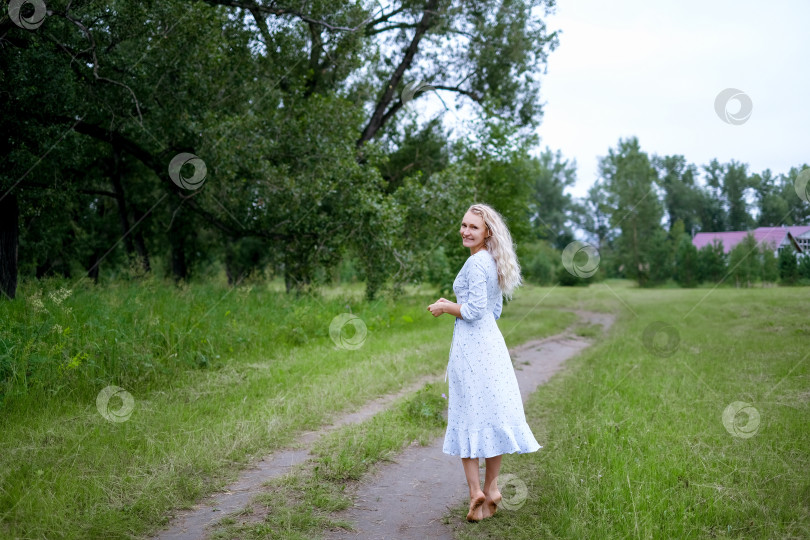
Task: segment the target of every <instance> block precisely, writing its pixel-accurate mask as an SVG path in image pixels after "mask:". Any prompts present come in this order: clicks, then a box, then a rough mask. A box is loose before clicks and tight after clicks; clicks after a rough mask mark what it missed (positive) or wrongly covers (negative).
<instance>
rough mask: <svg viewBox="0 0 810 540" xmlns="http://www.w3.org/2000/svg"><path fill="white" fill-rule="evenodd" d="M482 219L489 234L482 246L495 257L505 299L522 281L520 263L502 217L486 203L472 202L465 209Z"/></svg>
mask: <svg viewBox="0 0 810 540" xmlns="http://www.w3.org/2000/svg"><path fill="white" fill-rule="evenodd" d="M467 212H472V213H473V214H475V215H476V216H480V217H481V218H482V219H483V220H484V224H485V225H486V227H487V230H488V231H489V232H490V233H491V235H490V236H488V237H486V238H485V239H484V246H485V247H486V249H487V251H489V253H490V254H491V255H492V258H493V259H495V266H496V267H497V269H498V286H499V287H500V289H501V293H502V294H503V295H504V297H506V299H507V300H509V299H511V298H512V293H513V292H514V291H515V289H516V288H517V287H519V286H520V285H521V283H522V279H521V277H520V264H519V263H518V260H517V255H515V245H514V243H513V242H512V235H511V234H509V229H508V228H507V227H506V222H504V220H503V217H502V216H501V215H500V214H499V213H498V212H497V211H496V210H495V209H494V208H492V207H491V206H489V205H488V204H473V205H472V206H470V207H469V208H468V209H467Z"/></svg>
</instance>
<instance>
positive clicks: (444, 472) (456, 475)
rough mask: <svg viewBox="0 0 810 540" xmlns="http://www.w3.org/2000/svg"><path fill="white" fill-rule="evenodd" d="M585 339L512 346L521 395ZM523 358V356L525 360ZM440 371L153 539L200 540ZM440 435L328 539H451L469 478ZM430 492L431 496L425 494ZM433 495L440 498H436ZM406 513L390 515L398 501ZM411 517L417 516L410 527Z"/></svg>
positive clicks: (584, 318)
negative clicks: (321, 447)
mask: <svg viewBox="0 0 810 540" xmlns="http://www.w3.org/2000/svg"><path fill="white" fill-rule="evenodd" d="M577 315H579V317H580V319H581V320H580V322H587V323H591V324H601V325H602V326H603V328H604V329H607V328H608V327H609V326H610V324H612V322H613V317H612V315H609V314H602V313H592V312H577ZM589 344H590V342H589V341H587V340H585V339H583V338H580V337H577V336H575V335H573V334H572V333H571V332H570V329H569V330H567V331H566V332H563V333H562V334H558V335H555V336H551V337H549V338H546V339H542V340H537V341H532V342H529V343H526V344H524V345H521V346H520V347H516V348H514V349H511V350H510V352H511V354H512V356H513V357H516V366H517V368H516V374H517V377H518V385H519V386H520V393H521V396H522V397H523V399H524V401H525V400H526V397H527V396H528V395H529V394H531V393H532V392H533V391H534V389H535V388H537V386H538V385H540V384H542V383H543V382H545V381H547V380H548V379H549V378H550V377H551V376H552V375H553V374H554V373H556V372H557V371H558V370H559V369H560V367H561V366H562V364H563V362H565V360H566V359H568V358H570V357H571V356H574V355H576V354H577V353H578V352H579V351H581V350H582V349H584V348H585V347H587V346H588V345H589ZM524 362H528V363H527V364H524ZM441 380H442V377H441V376H438V377H437V376H426V377H422V378H420V379H419V380H417V381H415V382H414V383H413V384H410V385H408V386H407V387H406V388H403V389H402V390H401V391H400V392H397V393H396V394H389V395H386V396H382V397H380V398H378V399H376V400H374V401H371V402H369V403H367V404H366V405H364V406H363V407H362V408H360V409H359V410H358V411H356V412H353V413H351V414H347V415H345V416H343V417H341V418H340V419H338V420H336V421H335V422H334V423H333V424H331V425H330V426H326V427H324V428H322V429H319V430H317V431H313V432H308V433H305V434H303V435H302V436H301V437H300V438H299V439H298V441H297V443H296V444H295V446H294V447H291V448H285V449H281V450H278V451H276V452H273V453H272V454H269V455H267V456H265V457H264V458H262V460H260V461H259V462H257V463H256V464H254V465H253V466H251V467H250V468H248V469H246V470H244V471H242V472H241V473H240V476H239V479H238V480H237V481H236V482H234V483H232V484H230V485H228V486H226V487H225V488H223V490H222V491H220V492H218V493H214V494H212V495H210V496H209V497H207V498H206V499H204V500H203V501H202V502H200V503H198V504H196V505H194V507H193V508H191V509H189V510H181V511H178V512H177V513H176V515H175V517H174V519H173V520H172V521H171V523H170V524H169V525H168V527H167V528H166V529H164V530H162V531H160V532H159V533H158V534H157V535H156V536H153V537H152V538H158V539H161V540H198V539H202V538H206V537H207V536H208V534H209V530H208V527H209V525H212V524H214V523H216V522H217V521H219V520H220V519H222V518H223V517H225V516H226V515H228V514H230V513H233V512H237V511H239V510H242V509H243V508H245V507H246V506H248V504H249V503H250V501H251V500H252V498H253V497H254V496H256V495H258V494H260V493H262V492H263V491H264V489H266V488H262V484H263V483H265V482H266V481H267V480H270V479H271V478H275V477H279V476H282V475H284V474H286V473H287V472H289V471H290V469H291V468H292V467H293V466H295V465H298V464H300V463H303V462H305V461H307V460H308V459H310V457H312V456H311V454H310V453H309V449H310V448H312V445H313V443H315V441H317V440H318V439H319V438H320V437H321V436H323V435H324V434H326V433H329V432H330V431H333V430H335V429H338V428H340V427H342V426H345V425H348V424H354V423H359V422H362V421H364V420H366V419H368V418H371V417H372V416H374V415H375V414H377V413H378V412H380V411H382V410H384V409H385V408H386V407H387V406H388V405H389V404H391V403H392V402H393V401H395V400H396V399H398V398H399V397H401V396H405V395H408V394H410V393H412V392H415V391H416V390H418V389H420V388H422V387H423V386H424V385H425V384H426V383H428V382H436V381H441ZM442 443H443V437H440V438H438V439H436V440H435V441H434V442H433V443H432V444H431V445H430V446H426V447H423V446H411V447H409V448H407V449H406V450H405V451H404V452H403V453H401V454H400V455H399V456H398V457H397V462H396V463H394V464H391V465H388V466H384V467H382V468H381V469H379V470H378V471H377V473H376V474H375V475H373V476H372V477H371V478H369V479H367V480H365V481H364V482H363V483H362V484H361V485H360V488H359V491H360V492H361V493H360V494H359V498H358V497H356V498H355V500H356V501H357V503H356V504H355V506H354V507H353V508H351V509H350V510H349V511H347V512H346V513H344V514H343V515H341V516H340V517H342V518H344V519H347V520H349V521H352V522H354V523H356V526H355V528H356V529H357V532H347V531H335V532H333V533H332V534H333V536H332V537H333V538H345V537H354V538H374V539H380V538H420V539H422V538H452V537H451V536H449V534H450V533H449V528H448V527H446V526H444V525H442V524H441V523H440V520H441V517H442V516H443V515H444V514H445V513H446V510H447V509H448V508H449V507H451V506H454V505H455V504H456V503H457V502H458V501H461V500H463V499H464V497H466V495H467V484H466V480H465V479H464V473H463V471H462V469H461V465H460V463H459V460H458V458H457V457H453V456H448V455H446V454H444V453H442ZM426 493H429V494H430V498H429V499H427V498H425V497H424V494H426ZM435 501H442V502H441V503H438V504H437V503H436V502H435ZM403 503H405V504H407V506H406V508H409V509H410V511H409V512H408V515H407V516H397V515H391V512H392V511H393V510H394V509H401V508H402V507H403V506H402V504H403ZM414 523H421V524H422V525H421V526H419V527H415V526H414V525H413V524H414Z"/></svg>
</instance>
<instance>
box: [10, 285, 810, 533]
mask: <svg viewBox="0 0 810 540" xmlns="http://www.w3.org/2000/svg"><path fill="white" fill-rule="evenodd" d="M20 296H21V299H20V300H18V301H15V302H11V303H9V302H5V303H0V316H1V318H0V321H2V334H0V335H1V336H2V337H1V341H0V346H2V348H1V349H0V355H2V356H0V361H1V362H2V363H0V368H1V369H2V373H3V376H4V378H3V381H4V386H3V387H2V408H0V425H1V426H2V431H0V433H2V435H0V537H22V538H55V537H56V538H91V537H105V538H132V537H133V536H135V537H139V536H143V535H146V534H148V533H149V532H151V531H154V530H155V529H156V528H159V526H160V525H161V524H162V523H164V521H165V518H166V515H167V514H168V512H169V511H170V509H172V508H179V507H184V506H187V505H190V504H192V503H193V502H194V501H195V500H197V499H198V498H199V497H201V496H203V495H204V494H206V493H208V492H211V491H213V490H216V489H218V488H221V487H222V486H223V485H225V484H226V483H227V482H229V481H230V480H233V479H234V478H235V475H236V474H238V470H239V469H240V468H241V467H242V466H244V465H245V464H246V463H248V462H249V461H250V460H252V459H257V458H258V457H260V456H262V455H264V454H266V453H268V452H270V451H272V450H273V449H275V448H279V447H282V446H284V445H286V444H289V443H290V442H291V441H293V440H294V439H295V437H296V435H297V434H298V433H299V432H301V431H303V430H310V429H315V428H317V427H318V426H320V425H322V424H324V423H325V422H328V421H329V420H330V419H331V418H334V417H336V416H338V415H340V414H341V413H343V412H346V411H349V410H352V409H354V408H356V407H358V406H359V405H360V404H362V403H363V402H365V401H367V400H369V399H373V398H375V397H377V396H380V395H383V394H387V393H391V392H396V391H398V390H399V389H401V388H403V387H404V386H408V385H409V384H411V383H413V382H414V381H416V380H418V379H419V378H421V377H422V376H424V375H427V374H433V375H437V376H440V375H441V374H442V373H443V371H444V367H445V365H446V362H447V353H448V350H449V341H450V335H451V333H452V320H451V319H450V318H449V317H442V318H440V319H438V320H436V319H433V317H431V316H430V314H429V313H428V312H427V311H426V310H425V307H426V305H427V303H428V302H430V301H432V300H433V299H434V295H432V294H430V293H429V292H428V291H419V290H410V291H409V294H408V295H406V296H405V297H403V298H399V299H397V300H392V299H382V300H379V301H376V302H371V303H369V302H365V301H362V300H361V298H362V290H361V289H359V288H357V289H347V288H343V289H336V290H328V291H325V292H324V293H323V294H320V295H317V296H305V297H300V298H295V297H291V296H287V295H285V294H283V293H282V292H280V291H279V290H278V284H253V285H251V286H242V287H239V288H237V289H235V290H231V289H228V288H227V287H224V286H216V285H213V284H211V285H196V286H190V287H184V288H181V289H179V290H178V289H175V288H174V287H173V286H172V285H167V284H165V283H161V282H159V281H148V282H146V283H139V284H134V283H122V284H118V285H116V286H109V287H103V288H92V287H88V288H85V287H81V286H72V287H68V286H67V284H65V283H61V282H47V283H44V284H42V285H40V286H39V287H36V288H35V287H33V286H32V285H31V284H27V285H25V286H24V288H23V290H22V294H21V295H20ZM808 305H810V289H808V288H766V289H747V290H738V289H731V288H718V289H716V290H713V289H692V290H683V289H665V290H639V289H635V288H632V287H629V286H628V285H627V284H626V283H622V282H612V281H611V282H607V283H602V284H595V285H592V286H591V287H589V288H562V287H548V288H536V287H527V288H525V289H523V290H521V291H520V293H519V295H518V297H517V298H516V299H515V301H514V302H511V303H509V304H508V305H507V306H506V307H505V310H504V316H503V317H502V319H501V320H500V321H499V325H500V327H501V329H502V332H503V333H504V335H505V337H506V340H507V343H508V344H509V345H510V346H514V345H517V344H519V343H522V342H524V341H526V340H528V339H531V338H536V337H543V336H547V335H551V334H554V333H558V332H560V331H561V330H562V329H564V328H566V327H568V326H570V325H571V324H572V323H573V322H574V320H575V316H574V314H573V313H572V312H571V311H570V310H573V309H590V310H595V311H609V312H613V313H615V314H616V315H617V316H618V321H617V323H616V325H615V326H614V328H613V329H612V330H611V332H610V334H609V335H607V336H598V335H596V333H595V332H594V329H593V328H581V329H579V331H578V333H580V334H585V335H588V336H589V337H593V338H595V339H596V344H595V345H594V346H593V347H592V348H590V349H588V350H586V351H585V352H584V353H583V354H582V355H580V356H579V357H577V358H575V359H572V360H570V361H569V362H568V364H567V367H566V369H565V371H564V372H563V373H561V374H559V375H558V376H556V377H554V378H553V379H552V380H551V381H550V382H549V383H547V384H546V385H544V386H542V387H541V388H540V389H539V390H538V392H537V393H536V394H535V395H534V396H533V397H532V398H531V400H530V403H529V404H528V405H527V408H526V412H527V416H528V419H529V423H530V424H531V425H532V427H533V430H534V432H535V435H536V437H537V439H538V441H540V443H541V444H543V445H544V448H543V449H542V450H540V451H539V452H537V453H535V454H529V455H523V456H511V455H510V456H506V457H505V459H504V466H503V474H504V475H506V474H512V475H513V477H512V481H511V482H509V483H507V484H506V485H504V486H502V487H503V491H504V495H505V499H506V500H507V501H508V506H509V507H510V509H507V508H506V506H507V505H503V508H502V509H501V510H500V511H499V513H498V514H497V515H496V516H495V517H494V518H492V519H490V520H486V521H485V522H482V523H480V524H475V525H473V524H466V523H464V524H458V523H456V524H457V525H458V530H457V531H456V533H457V536H458V537H459V538H461V539H472V538H713V537H728V538H806V537H810V476H808V474H807V470H808V465H810V444H809V443H810V431H809V430H808V428H810V421H809V420H808V418H810V417H808V401H809V400H810V380H808V375H809V374H810V358H808V354H810V348H809V346H810V319H808V316H807V306H808ZM349 312H351V313H352V314H353V315H355V316H357V317H359V318H360V320H362V321H363V325H361V326H357V327H353V326H352V325H351V324H349V325H347V326H346V327H345V328H344V331H343V332H342V333H340V334H339V339H338V342H334V341H333V340H332V339H331V338H330V331H329V329H330V324H332V322H333V321H334V320H335V317H336V316H339V315H340V314H341V313H349ZM363 327H364V328H365V330H364V329H363ZM354 332H357V333H354ZM341 339H342V340H343V341H341ZM337 344H341V346H337ZM110 385H117V386H120V387H122V388H123V389H125V390H126V391H127V392H128V393H129V395H131V396H132V405H133V406H132V411H131V416H128V417H125V418H120V419H119V420H123V419H125V421H110V420H107V419H105V417H104V416H103V415H102V410H103V408H99V406H98V404H97V397H98V396H99V394H100V391H101V390H102V389H103V388H105V387H108V386H110ZM444 388H445V387H444V386H441V385H440V386H428V387H426V388H424V389H422V390H421V391H419V392H416V393H415V394H411V395H409V396H406V397H404V398H402V399H401V400H399V401H398V402H396V403H395V404H394V405H393V406H391V407H389V408H388V409H387V410H385V411H383V412H381V413H379V414H378V415H376V416H375V417H374V418H371V419H369V420H367V421H365V422H363V423H362V424H358V425H350V426H346V427H344V428H341V429H339V430H336V431H334V432H332V433H330V434H328V435H327V436H325V437H324V438H323V439H322V440H321V441H319V443H318V445H317V447H316V448H315V454H316V459H315V460H314V462H313V463H310V464H307V465H305V466H302V467H299V468H298V470H297V472H296V473H295V474H291V475H288V476H285V477H282V478H278V479H276V480H274V481H273V482H272V483H271V486H270V488H269V489H268V493H267V494H266V495H264V496H262V497H260V499H259V500H258V501H257V502H258V506H257V507H256V508H253V509H251V510H249V512H252V511H256V515H257V516H259V517H258V518H256V520H255V522H254V523H249V524H246V525H241V524H240V525H237V524H236V522H235V520H225V522H224V523H223V526H222V527H220V528H219V529H218V531H217V533H216V535H217V537H219V538H233V537H240V538H315V537H318V536H319V535H320V534H321V533H322V532H323V531H324V530H325V529H326V528H327V527H328V526H329V525H330V524H332V523H333V520H332V518H331V513H332V512H334V511H336V510H340V509H342V508H345V507H346V506H347V505H348V504H350V500H349V499H348V498H347V497H346V496H345V494H344V488H345V485H346V484H347V482H351V481H354V480H357V479H360V478H362V477H363V474H364V473H365V472H367V471H368V470H369V469H370V468H371V467H373V466H374V465H375V464H377V463H380V462H382V461H385V460H386V459H389V458H390V457H391V456H392V455H394V454H395V453H396V452H397V451H399V450H400V449H401V448H402V447H403V446H404V445H407V444H410V443H412V442H413V441H422V442H427V441H428V440H430V439H431V438H432V437H434V436H437V435H439V434H441V433H442V432H443V429H444V426H443V420H441V419H440V418H441V411H442V410H443V408H444V405H445V402H444V400H442V398H441V397H440V394H441V392H443V391H445V390H444ZM735 402H743V403H744V404H745V405H744V406H741V407H742V408H740V407H738V409H740V412H739V414H737V415H736V417H735V416H734V414H733V413H734V412H735V410H734V409H730V413H729V414H728V415H727V418H726V419H725V421H724V419H723V414H724V411H726V409H727V408H728V407H729V406H731V405H732V404H734V403H735ZM125 403H126V402H124V401H123V400H122V399H121V397H120V394H119V396H118V397H113V398H112V399H111V400H110V404H109V410H110V411H113V412H114V411H117V410H118V409H119V408H120V407H121V406H122V405H124V404H125ZM106 412H107V414H108V416H109V415H110V412H109V411H106ZM746 413H747V414H746ZM113 419H115V418H114V417H113ZM504 478H506V477H505V476H504ZM523 488H525V490H524V489H523ZM524 493H525V496H524V495H523V494H524ZM263 505H264V506H267V507H272V508H273V509H274V511H273V512H272V514H271V515H267V516H264V515H263V513H262V509H261V507H262V506H263ZM456 510H457V511H456V512H455V513H454V516H455V517H454V518H453V519H449V522H451V523H454V519H455V522H457V521H458V516H463V515H464V514H465V513H466V510H465V509H464V508H462V507H459V508H458V509H456Z"/></svg>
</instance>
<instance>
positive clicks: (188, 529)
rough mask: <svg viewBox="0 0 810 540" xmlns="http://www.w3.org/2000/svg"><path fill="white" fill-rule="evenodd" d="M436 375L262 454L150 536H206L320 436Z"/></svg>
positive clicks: (305, 455)
mask: <svg viewBox="0 0 810 540" xmlns="http://www.w3.org/2000/svg"><path fill="white" fill-rule="evenodd" d="M439 379H440V378H439V377H436V376H426V377H422V378H420V379H418V380H417V381H416V382H414V383H412V384H410V385H408V386H407V387H405V388H403V389H402V390H400V391H399V392H397V393H396V394H388V395H385V396H382V397H380V398H378V399H375V400H373V401H370V402H368V403H366V404H365V405H364V406H363V407H361V408H360V409H359V410H357V411H355V412H353V413H350V414H347V415H345V416H342V417H341V418H339V419H338V420H336V421H335V422H334V423H333V424H331V425H329V426H325V427H323V428H321V429H319V430H317V431H310V432H307V433H304V434H303V435H302V436H301V437H300V438H299V439H298V440H297V442H296V444H295V445H294V447H290V448H284V449H281V450H277V451H275V452H273V453H272V454H269V455H267V456H265V457H263V458H262V459H261V460H260V461H259V462H257V463H255V464H254V465H253V466H251V467H250V468H248V469H245V470H243V471H241V472H240V475H239V479H238V480H237V481H236V482H234V483H232V484H230V485H228V486H226V487H225V488H223V489H222V491H220V492H218V493H214V494H212V495H210V496H208V497H207V498H206V499H204V500H203V501H202V502H200V503H198V504H196V505H194V507H193V508H191V509H190V510H180V511H178V512H177V513H176V515H175V517H174V519H172V521H171V523H170V524H169V525H168V529H164V530H162V531H160V532H159V533H158V534H157V535H156V536H153V537H152V538H159V539H161V540H170V539H171V540H199V539H201V538H205V537H207V536H208V532H209V531H208V530H207V528H208V526H209V525H212V524H214V523H216V522H217V521H219V520H220V519H222V518H223V517H224V516H226V515H227V514H229V513H232V512H236V511H238V510H242V509H243V508H245V507H246V506H247V505H248V503H249V502H250V501H251V499H253V497H254V496H256V495H258V494H260V493H263V492H264V491H266V488H262V484H263V483H264V482H266V481H267V480H270V479H271V478H275V477H278V476H282V475H284V474H286V473H287V472H289V471H290V469H291V468H292V467H293V466H295V465H298V464H299V463H303V462H305V461H307V460H308V459H309V458H311V457H312V456H311V454H310V453H309V449H310V448H312V445H313V444H314V443H315V441H317V440H318V439H319V438H320V437H322V436H323V435H325V434H326V433H329V432H330V431H333V430H335V429H338V428H340V427H342V426H345V425H348V424H355V423H359V422H362V421H363V420H366V419H368V418H371V417H372V416H374V415H375V414H377V413H378V412H380V411H382V410H384V409H385V408H386V407H387V406H388V405H390V404H391V403H392V402H393V401H395V400H396V399H398V398H399V397H401V396H406V395H408V394H410V393H412V392H415V391H417V390H419V389H420V388H422V387H423V386H424V385H425V384H426V383H428V382H431V381H435V380H439Z"/></svg>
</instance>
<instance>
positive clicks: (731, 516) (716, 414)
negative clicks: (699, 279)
mask: <svg viewBox="0 0 810 540" xmlns="http://www.w3.org/2000/svg"><path fill="white" fill-rule="evenodd" d="M605 289H608V290H607V291H606V290H605ZM589 291H590V292H591V294H592V295H593V297H594V298H610V297H611V296H612V297H613V298H614V300H615V305H616V309H617V314H618V315H620V320H619V322H618V326H617V327H616V328H615V329H614V331H613V332H611V334H610V336H609V337H607V338H606V339H602V340H599V342H598V343H597V344H596V345H595V346H594V347H592V348H590V349H588V350H586V351H585V352H584V353H583V354H582V355H580V356H579V357H577V358H575V359H573V360H571V361H569V363H568V365H567V369H566V370H565V372H563V373H561V374H559V375H558V376H556V377H555V378H554V379H552V380H551V381H550V382H549V383H548V384H546V385H544V386H542V387H540V388H539V389H538V391H537V392H536V393H535V394H534V395H533V396H532V398H531V399H530V402H529V404H528V406H527V408H526V414H527V417H528V419H529V423H530V425H531V426H532V427H533V429H534V431H535V435H536V436H537V439H538V441H540V443H541V444H543V445H544V446H545V448H543V449H542V450H540V451H539V452H537V453H534V454H529V455H523V456H512V455H510V456H506V457H505V458H504V463H503V469H502V474H512V475H514V476H513V479H512V481H510V482H509V483H508V485H506V486H504V497H505V499H507V501H508V504H509V506H511V509H510V510H506V509H503V510H501V511H500V512H499V513H498V514H496V515H495V516H494V517H493V518H492V519H490V520H486V521H484V522H482V523H480V524H478V525H466V524H465V525H462V526H460V527H459V530H458V531H457V536H458V538H460V539H464V540H469V539H479V538H499V539H500V538H510V539H523V538H525V539H530V538H531V539H534V538H600V539H602V538H810V474H808V470H810V414H809V413H810V411H809V410H808V409H809V407H808V402H810V317H808V306H810V289H808V288H765V289H742V290H739V289H729V288H719V289H716V290H709V289H693V290H638V289H631V288H628V289H619V288H618V286H616V285H614V286H613V287H610V285H609V284H608V285H594V286H592V287H590V289H589ZM559 294H562V295H567V294H569V293H568V291H554V293H552V294H551V295H550V296H549V300H551V301H552V302H554V301H555V300H556V298H557V296H558V295H559ZM579 294H580V297H581V295H582V293H581V291H580V292H579ZM580 299H582V298H580ZM735 402H741V403H742V404H740V405H737V406H736V407H735V406H734V403H735ZM743 404H744V405H743ZM724 412H725V417H724ZM735 412H736V415H735ZM464 512H466V506H459V507H458V508H457V509H456V511H455V512H454V514H453V515H454V516H458V515H464ZM451 521H452V520H451Z"/></svg>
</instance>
